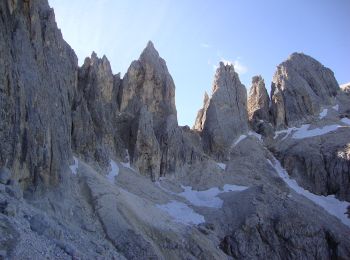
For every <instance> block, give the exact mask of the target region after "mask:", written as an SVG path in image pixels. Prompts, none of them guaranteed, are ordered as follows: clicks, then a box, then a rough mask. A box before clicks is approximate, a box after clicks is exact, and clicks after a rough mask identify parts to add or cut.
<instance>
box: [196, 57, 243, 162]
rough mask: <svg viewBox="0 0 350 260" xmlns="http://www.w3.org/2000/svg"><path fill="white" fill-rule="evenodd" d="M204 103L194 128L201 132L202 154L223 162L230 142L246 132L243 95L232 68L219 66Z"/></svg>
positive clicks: (223, 65) (236, 75)
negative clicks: (204, 153)
mask: <svg viewBox="0 0 350 260" xmlns="http://www.w3.org/2000/svg"><path fill="white" fill-rule="evenodd" d="M204 101H205V102H204V107H203V108H202V110H200V111H199V113H198V116H197V119H196V124H195V127H194V128H195V129H196V130H198V131H201V135H202V139H203V146H204V150H205V151H206V152H207V153H209V154H212V155H214V156H215V157H217V158H218V159H225V158H226V156H227V154H228V149H229V148H230V146H231V144H232V141H233V140H234V138H235V137H237V136H238V135H240V134H241V133H244V132H246V131H247V130H248V123H247V122H248V114H247V91H246V89H245V86H244V85H243V84H242V83H241V81H240V80H239V77H238V74H237V73H236V72H235V70H234V67H233V65H230V64H227V65H225V64H224V63H223V62H220V65H219V68H218V69H217V70H216V74H215V78H214V83H213V88H212V96H211V98H210V99H208V98H205V100H204Z"/></svg>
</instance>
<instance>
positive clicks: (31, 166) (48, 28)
mask: <svg viewBox="0 0 350 260" xmlns="http://www.w3.org/2000/svg"><path fill="white" fill-rule="evenodd" d="M0 11H1V12H0V17H1V19H0V35H1V37H0V38H1V41H0V111H1V112H0V143H1V149H0V165H6V166H7V167H8V168H10V169H11V171H12V175H13V177H14V178H15V179H16V180H18V181H19V182H21V183H22V184H23V185H24V186H30V185H31V184H32V183H35V184H40V183H43V184H45V185H49V184H57V183H58V182H59V178H60V173H61V172H62V170H64V169H65V168H66V167H67V166H68V162H69V159H70V158H71V149H70V147H71V138H70V133H71V125H72V123H71V112H70V110H71V109H70V104H71V102H72V100H73V96H74V90H75V88H76V86H77V77H76V73H77V58H76V56H75V54H74V51H73V50H72V49H71V48H70V47H69V45H68V44H67V43H66V42H65V41H64V40H63V39H62V35H61V32H60V31H59V30H58V29H57V26H56V22H55V16H54V12H53V10H52V9H51V8H50V7H49V6H48V3H47V1H43V0H40V1H1V3H0Z"/></svg>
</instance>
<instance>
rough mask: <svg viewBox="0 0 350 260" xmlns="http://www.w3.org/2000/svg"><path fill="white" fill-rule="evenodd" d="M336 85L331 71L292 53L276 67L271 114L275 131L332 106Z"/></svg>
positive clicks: (272, 87) (305, 57)
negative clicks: (327, 106)
mask: <svg viewBox="0 0 350 260" xmlns="http://www.w3.org/2000/svg"><path fill="white" fill-rule="evenodd" d="M338 89H339V85H338V83H337V81H336V79H335V78H334V74H333V72H332V71H331V70H330V69H328V68H326V67H324V66H323V65H322V64H321V63H319V62H318V61H316V60H315V59H313V58H311V57H310V56H307V55H305V54H300V53H293V54H292V55H291V56H290V57H289V58H288V60H286V61H284V62H283V63H281V64H280V65H279V66H278V67H277V71H276V72H275V75H274V77H273V80H272V85H271V102H272V105H271V111H272V115H273V118H274V123H275V125H276V127H277V128H283V127H286V126H292V125H293V124H295V123H297V122H300V121H303V120H307V119H308V118H309V117H310V116H312V115H315V114H316V113H319V112H320V109H321V106H322V105H330V104H332V100H333V99H332V98H333V97H334V96H335V95H336V94H337V91H338Z"/></svg>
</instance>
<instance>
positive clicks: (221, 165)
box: [216, 163, 226, 170]
mask: <svg viewBox="0 0 350 260" xmlns="http://www.w3.org/2000/svg"><path fill="white" fill-rule="evenodd" d="M216 165H217V166H219V167H220V168H221V169H223V170H226V164H224V163H216Z"/></svg>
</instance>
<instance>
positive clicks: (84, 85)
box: [72, 53, 125, 166]
mask: <svg viewBox="0 0 350 260" xmlns="http://www.w3.org/2000/svg"><path fill="white" fill-rule="evenodd" d="M120 85H121V79H120V75H119V74H117V75H113V73H112V70H111V66H110V64H109V61H108V60H107V58H106V57H105V56H103V58H102V59H99V58H98V57H97V55H96V53H93V54H92V55H91V58H86V59H85V62H84V64H83V66H82V67H81V68H79V73H78V89H77V93H76V96H75V98H74V102H73V106H72V118H73V123H72V148H73V150H74V151H75V152H76V153H79V154H81V155H82V156H84V157H85V159H86V160H94V161H97V162H98V163H100V164H101V165H103V166H107V165H108V164H109V157H111V156H113V157H115V156H117V157H120V156H119V155H120V152H118V150H120V151H122V150H125V147H124V146H123V145H122V144H121V141H120V140H119V139H120V137H119V136H118V135H117V133H118V131H117V127H118V126H117V122H116V116H117V113H118V110H119V109H118V102H117V99H118V92H119V87H120Z"/></svg>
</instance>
